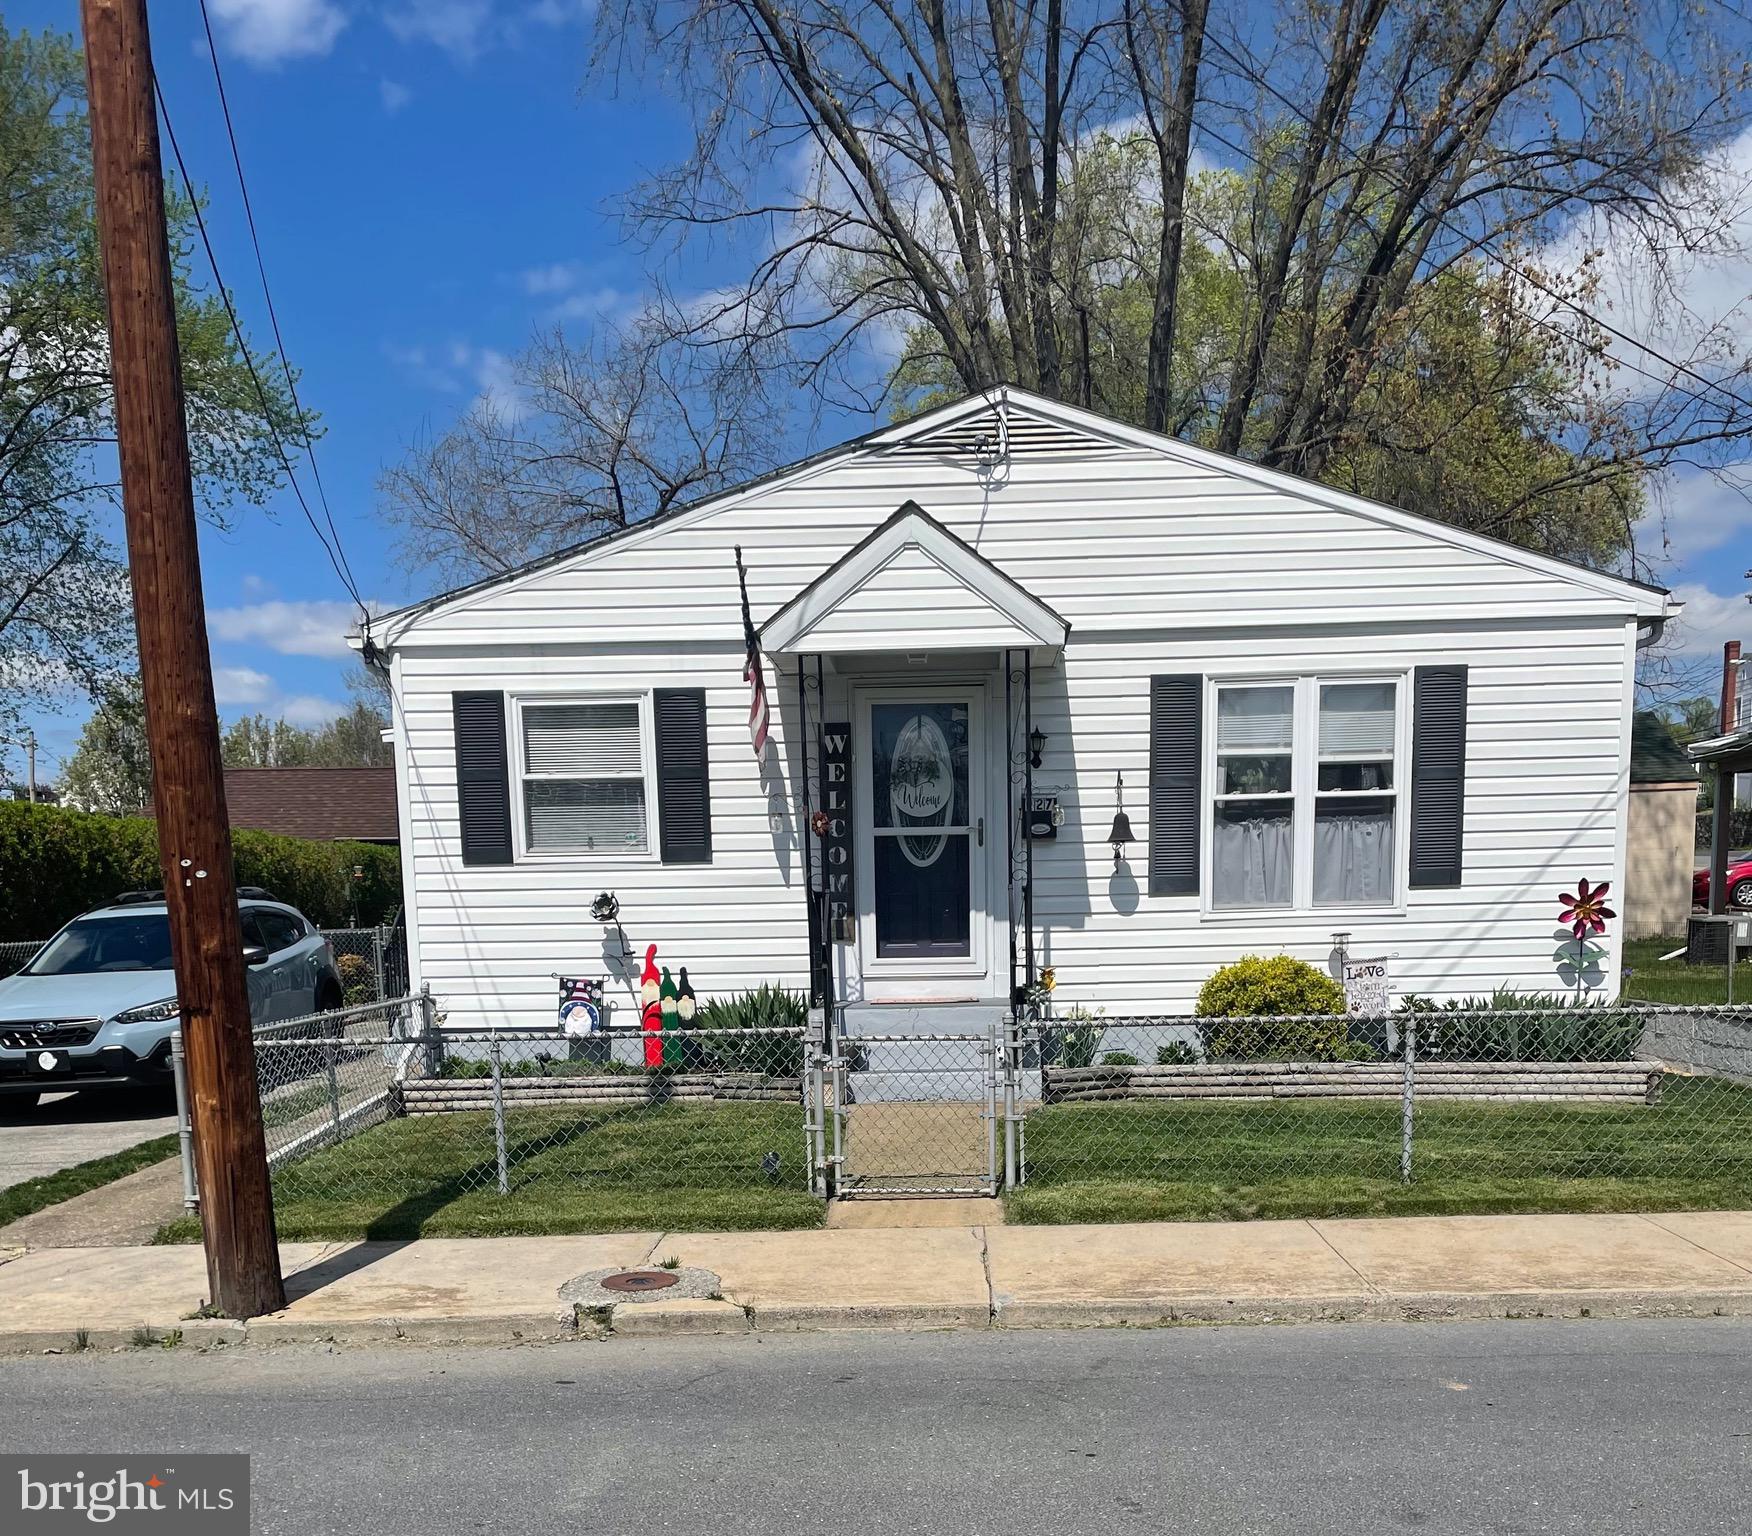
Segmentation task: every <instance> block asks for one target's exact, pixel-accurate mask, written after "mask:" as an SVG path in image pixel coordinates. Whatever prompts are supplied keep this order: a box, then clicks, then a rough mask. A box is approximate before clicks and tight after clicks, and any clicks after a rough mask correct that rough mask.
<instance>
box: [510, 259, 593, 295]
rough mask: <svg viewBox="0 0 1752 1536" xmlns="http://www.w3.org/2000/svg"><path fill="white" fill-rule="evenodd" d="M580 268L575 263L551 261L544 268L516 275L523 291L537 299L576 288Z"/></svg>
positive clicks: (529, 268)
mask: <svg viewBox="0 0 1752 1536" xmlns="http://www.w3.org/2000/svg"><path fill="white" fill-rule="evenodd" d="M581 276H582V268H581V266H580V265H579V263H578V262H575V261H551V262H549V263H548V264H547V265H546V266H541V267H528V268H525V269H524V270H523V271H522V272H520V273H518V274H517V277H518V281H519V282H521V283H522V284H523V291H524V292H525V293H528V294H533V295H535V296H536V297H537V298H542V297H546V296H548V295H551V294H556V293H570V292H571V291H572V290H573V289H574V288H576V287H577V286H578V283H579V281H580V279H581Z"/></svg>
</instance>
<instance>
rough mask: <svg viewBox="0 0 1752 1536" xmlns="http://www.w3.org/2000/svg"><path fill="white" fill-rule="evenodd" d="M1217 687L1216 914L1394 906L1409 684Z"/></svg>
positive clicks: (1328, 681)
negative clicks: (1403, 697) (1404, 687)
mask: <svg viewBox="0 0 1752 1536" xmlns="http://www.w3.org/2000/svg"><path fill="white" fill-rule="evenodd" d="M1214 691H1215V708H1214V711H1213V714H1214V726H1213V729H1212V731H1211V733H1210V740H1211V742H1212V744H1213V746H1212V750H1213V753H1214V761H1213V763H1212V765H1211V772H1212V780H1211V782H1212V814H1211V843H1210V854H1211V856H1210V870H1211V882H1210V905H1211V908H1212V910H1213V911H1232V910H1245V909H1247V908H1250V907H1277V908H1288V909H1292V910H1299V909H1308V908H1315V907H1346V906H1360V907H1380V906H1391V905H1392V904H1393V903H1394V901H1395V899H1396V896H1397V889H1398V875H1397V869H1398V862H1397V849H1398V842H1399V840H1398V837H1397V836H1396V830H1397V827H1398V821H1399V781H1400V774H1399V771H1398V761H1399V736H1400V731H1399V726H1400V718H1399V710H1400V692H1401V690H1400V684H1399V682H1398V680H1397V679H1393V678H1385V679H1380V678H1368V679H1362V678H1358V679H1351V678H1321V677H1303V678H1293V679H1286V680H1281V681H1279V680H1272V681H1265V682H1236V683H1229V682H1218V683H1217V684H1216V685H1215V690H1214Z"/></svg>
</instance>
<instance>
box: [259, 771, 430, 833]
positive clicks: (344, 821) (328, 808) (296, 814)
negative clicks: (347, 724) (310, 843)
mask: <svg viewBox="0 0 1752 1536" xmlns="http://www.w3.org/2000/svg"><path fill="white" fill-rule="evenodd" d="M395 796H396V789H395V769H393V768H227V769H226V770H225V809H226V812H227V814H228V815H229V816H230V818H231V825H232V826H233V827H247V828H250V829H251V830H253V831H257V832H280V833H283V834H284V835H285V836H287V837H309V838H315V839H316V840H317V841H319V842H335V841H338V840H341V839H347V840H349V841H353V842H360V843H394V842H396V841H398V840H399V838H400V836H401V833H400V824H399V821H398V818H397V815H396V802H395Z"/></svg>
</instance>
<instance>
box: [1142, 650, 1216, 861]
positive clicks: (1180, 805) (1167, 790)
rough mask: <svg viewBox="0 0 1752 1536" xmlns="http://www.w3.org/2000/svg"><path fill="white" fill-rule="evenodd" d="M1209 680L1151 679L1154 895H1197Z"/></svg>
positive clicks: (1189, 676)
mask: <svg viewBox="0 0 1752 1536" xmlns="http://www.w3.org/2000/svg"><path fill="white" fill-rule="evenodd" d="M1203 735H1204V679H1203V678H1202V677H1200V676H1199V675H1198V674H1197V673H1190V674H1187V675H1185V676H1180V677H1152V678H1151V679H1150V894H1151V895H1152V896H1186V895H1195V894H1197V891H1198V841H1199V838H1198V833H1199V819H1198V818H1199V803H1198V799H1199V792H1198V785H1199V751H1200V742H1201V740H1202V738H1203Z"/></svg>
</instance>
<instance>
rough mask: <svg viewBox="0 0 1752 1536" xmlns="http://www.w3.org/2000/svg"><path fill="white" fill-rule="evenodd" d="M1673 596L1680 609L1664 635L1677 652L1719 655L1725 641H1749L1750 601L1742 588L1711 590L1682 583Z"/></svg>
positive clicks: (1751, 631)
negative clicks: (1724, 590) (1681, 604)
mask: <svg viewBox="0 0 1752 1536" xmlns="http://www.w3.org/2000/svg"><path fill="white" fill-rule="evenodd" d="M1673 596H1674V597H1676V598H1678V599H1679V601H1680V602H1682V603H1684V604H1685V609H1684V611H1683V612H1682V613H1681V614H1680V615H1679V616H1678V618H1676V619H1674V620H1673V621H1672V623H1671V624H1669V625H1668V626H1667V638H1668V639H1669V640H1671V641H1672V643H1673V647H1674V650H1675V651H1676V653H1677V654H1680V655H1684V656H1710V655H1714V656H1720V655H1721V650H1722V644H1723V642H1724V641H1728V640H1752V604H1748V603H1747V601H1746V594H1745V591H1744V590H1743V589H1742V590H1740V591H1736V592H1712V591H1711V590H1710V589H1709V588H1708V587H1706V586H1704V585H1703V583H1702V582H1695V581H1693V582H1684V583H1681V584H1680V585H1679V586H1676V587H1674V588H1673Z"/></svg>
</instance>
